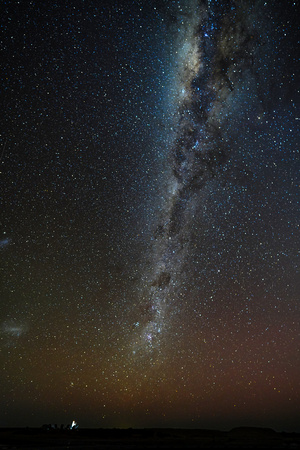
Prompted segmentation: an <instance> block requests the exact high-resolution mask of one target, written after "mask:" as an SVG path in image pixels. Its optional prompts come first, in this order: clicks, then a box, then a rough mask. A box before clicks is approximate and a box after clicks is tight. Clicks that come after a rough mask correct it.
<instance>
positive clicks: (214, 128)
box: [134, 2, 259, 353]
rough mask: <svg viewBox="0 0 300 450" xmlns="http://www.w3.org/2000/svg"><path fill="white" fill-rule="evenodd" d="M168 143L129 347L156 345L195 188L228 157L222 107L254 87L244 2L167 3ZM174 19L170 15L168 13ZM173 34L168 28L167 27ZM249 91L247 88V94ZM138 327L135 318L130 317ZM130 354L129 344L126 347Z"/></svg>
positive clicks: (184, 251) (182, 253) (250, 14)
mask: <svg viewBox="0 0 300 450" xmlns="http://www.w3.org/2000/svg"><path fill="white" fill-rule="evenodd" d="M174 14H176V15H175V25H174V24H173V25H172V26H170V28H171V29H172V27H175V28H176V33H175V38H174V41H175V42H174V46H175V50H174V53H175V64H174V66H175V70H174V81H173V83H174V86H173V96H174V99H173V102H174V105H173V107H174V112H173V114H174V117H173V121H174V123H173V128H172V131H173V134H172V140H173V142H172V143H171V145H170V148H169V149H168V150H167V151H168V152H169V157H168V161H169V164H170V167H171V169H172V170H171V173H170V174H169V176H168V191H167V193H165V205H164V211H163V214H162V217H161V218H160V222H159V223H158V225H157V228H156V229H155V231H154V236H153V239H154V241H155V243H154V244H153V255H152V262H151V265H152V266H153V267H151V269H150V271H149V272H148V273H146V274H145V280H146V284H147V285H148V291H149V293H148V294H146V295H147V296H148V302H149V303H147V305H146V308H147V316H149V317H147V320H146V323H145V324H144V325H143V326H142V331H141V334H140V340H138V341H137V342H136V346H137V348H140V346H141V345H143V343H144V346H145V347H146V348H147V349H148V350H153V349H154V348H159V346H160V338H161V335H162V334H163V332H164V329H165V327H166V321H167V317H168V308H170V303H171V304H172V298H174V297H176V295H177V293H176V285H177V283H178V280H180V278H181V276H182V269H183V264H184V263H185V261H186V258H187V255H188V253H189V250H190V248H189V247H190V244H191V227H192V223H193V217H194V214H195V208H196V205H197V203H199V202H201V191H202V190H203V189H204V188H205V186H206V185H207V183H208V182H209V181H210V180H212V179H213V178H215V177H218V176H220V172H222V170H223V169H224V166H225V164H226V162H227V161H228V159H229V156H230V135H229V134H228V132H227V130H228V128H229V121H230V109H231V108H233V106H232V105H233V104H234V105H235V106H234V109H235V110H236V111H238V110H239V103H240V92H241V91H242V90H243V89H249V87H248V88H247V85H249V84H250V85H251V89H252V90H255V89H256V87H255V70H254V68H253V62H254V60H255V58H256V54H255V53H256V49H257V47H258V46H259V43H258V36H257V35H256V31H255V30H254V29H253V26H252V23H253V22H255V20H256V15H257V14H259V8H257V7H256V10H255V9H254V8H251V7H249V5H248V4H244V3H242V4H240V5H234V6H232V5H225V6H220V5H219V3H214V4H210V5H209V6H208V7H206V6H205V5H199V4H198V2H185V4H184V5H183V4H181V5H180V7H178V8H177V9H175V13H174ZM173 20H174V17H173ZM170 32H172V33H174V31H172V30H170ZM253 94H254V93H253V92H252V95H253ZM137 327H138V328H140V323H138V326H137ZM134 353H136V349H135V350H134Z"/></svg>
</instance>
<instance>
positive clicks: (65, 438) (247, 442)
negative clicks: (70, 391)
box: [0, 428, 300, 450]
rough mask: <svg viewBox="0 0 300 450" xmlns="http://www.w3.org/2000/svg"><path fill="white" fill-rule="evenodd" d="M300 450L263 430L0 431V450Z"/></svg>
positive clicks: (297, 441) (296, 436)
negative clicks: (177, 449) (263, 449)
mask: <svg viewBox="0 0 300 450" xmlns="http://www.w3.org/2000/svg"><path fill="white" fill-rule="evenodd" d="M140 448H141V449H176V448H184V449H202V448H204V449H206V448H219V449H222V448H224V449H235V448H236V449H246V448H249V449H256V448H257V449H259V448H266V449H268V448H269V449H273V448H275V449H276V448H284V449H298V448H299V449H300V433H284V432H283V433H277V432H275V431H273V430H271V429H265V428H235V429H233V430H231V431H228V432H227V431H214V430H181V429H178V430H177V429H163V428H162V429H140V430H134V429H131V428H130V429H125V430H123V429H78V430H60V429H49V430H45V429H42V428H2V429H0V450H8V449H11V450H12V449H14V450H17V449H27V450H29V449H32V450H37V449H43V450H47V449H48V450H49V449H60V450H64V449H74V450H85V449H86V450H97V449H99V450H100V449H104V450H105V449H106V450H109V449H123V450H125V449H126V450H127V449H128V450H129V449H140Z"/></svg>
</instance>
